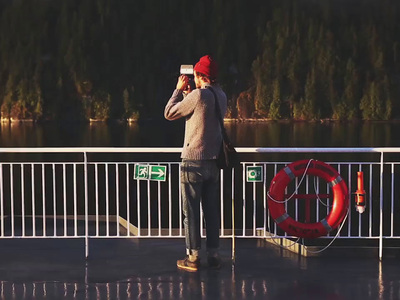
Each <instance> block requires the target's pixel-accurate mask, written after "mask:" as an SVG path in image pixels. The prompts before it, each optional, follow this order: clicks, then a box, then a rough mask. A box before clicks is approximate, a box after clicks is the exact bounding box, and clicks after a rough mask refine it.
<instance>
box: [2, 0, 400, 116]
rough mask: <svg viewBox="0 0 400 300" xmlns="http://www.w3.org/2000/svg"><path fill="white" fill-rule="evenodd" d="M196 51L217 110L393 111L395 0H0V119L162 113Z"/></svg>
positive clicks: (398, 36) (397, 109) (396, 109)
mask: <svg viewBox="0 0 400 300" xmlns="http://www.w3.org/2000/svg"><path fill="white" fill-rule="evenodd" d="M204 54H212V55H213V56H214V57H215V58H216V59H217V61H218V63H219V65H220V76H219V83H220V84H221V85H222V87H223V88H224V89H225V91H226V93H227V95H228V100H229V111H228V116H227V117H229V118H238V119H250V118H252V119H271V120H280V119H285V120H286V119H289V120H319V119H332V120H393V119H400V99H399V97H400V2H399V1H395V0H382V1H381V0H379V1H378V0H353V1H344V0H326V1H318V0H298V1H296V0H293V1H288V0H286V1H285V0H283V1H278V0H250V1H242V0H206V1H195V2H192V1H185V0H176V1H172V0H162V1H160V0H146V1H136V0H129V1H128V0H82V1H79V0H68V1H55V0H0V105H1V118H2V120H9V119H14V120H23V119H32V120H36V121H46V120H57V121H58V120H61V121H64V120H73V121H87V120H90V119H95V120H108V119H118V120H127V119H134V120H136V119H142V118H143V119H148V118H152V119H157V118H162V114H163V108H164V105H165V103H166V101H167V100H168V98H169V97H170V95H171V93H172V90H173V88H174V87H175V84H176V79H177V76H178V75H179V67H180V65H181V64H194V63H195V62H196V61H197V60H198V58H199V57H200V56H202V55H204Z"/></svg>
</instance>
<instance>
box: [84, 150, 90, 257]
mask: <svg viewBox="0 0 400 300" xmlns="http://www.w3.org/2000/svg"><path fill="white" fill-rule="evenodd" d="M83 161H84V170H83V172H84V180H85V258H86V259H88V258H89V204H88V201H89V200H88V161H87V152H83Z"/></svg>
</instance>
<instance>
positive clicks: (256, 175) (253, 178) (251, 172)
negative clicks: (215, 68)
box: [246, 166, 263, 182]
mask: <svg viewBox="0 0 400 300" xmlns="http://www.w3.org/2000/svg"><path fill="white" fill-rule="evenodd" d="M246 181H247V182H262V181H263V167H262V166H254V167H250V166H247V167H246Z"/></svg>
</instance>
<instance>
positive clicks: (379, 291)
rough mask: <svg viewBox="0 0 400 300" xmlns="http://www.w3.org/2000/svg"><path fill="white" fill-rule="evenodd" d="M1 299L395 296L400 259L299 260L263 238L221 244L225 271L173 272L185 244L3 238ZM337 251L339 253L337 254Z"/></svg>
mask: <svg viewBox="0 0 400 300" xmlns="http://www.w3.org/2000/svg"><path fill="white" fill-rule="evenodd" d="M1 243H2V247H1V248H0V253H1V256H0V289H1V292H0V299H289V298H290V299H351V300H354V299H399V298H400V255H399V253H398V252H396V251H395V252H393V253H394V254H392V255H391V256H390V257H385V258H384V259H383V261H382V262H379V260H378V259H377V258H376V255H375V253H371V255H359V254H360V253H359V250H356V251H354V249H352V250H348V249H347V250H338V251H336V252H335V253H334V250H332V251H331V253H328V254H326V255H323V256H321V257H309V258H303V257H299V256H298V255H295V254H292V253H290V252H287V251H286V250H281V249H280V248H277V247H276V246H274V245H271V244H268V243H265V242H263V241H254V240H237V248H236V253H237V257H236V264H235V265H234V266H232V264H231V260H230V254H231V243H230V240H223V241H222V254H223V256H224V266H223V268H222V269H221V270H218V271H215V270H210V269H208V268H207V266H206V265H205V266H204V267H203V268H202V269H201V270H200V271H199V272H197V273H187V272H182V271H178V270H177V269H176V266H175V262H176V259H178V258H181V256H182V254H183V253H184V250H183V248H184V243H183V240H182V239H158V240H150V239H144V240H140V241H139V240H125V239H121V240H115V239H114V240H91V241H90V246H91V248H90V254H91V256H90V258H89V260H88V261H85V259H84V253H83V252H84V249H83V247H82V245H83V241H81V240H3V241H2V242H1ZM334 254H336V255H334Z"/></svg>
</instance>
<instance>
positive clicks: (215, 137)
mask: <svg viewBox="0 0 400 300" xmlns="http://www.w3.org/2000/svg"><path fill="white" fill-rule="evenodd" d="M206 87H207V85H204V86H202V87H201V88H200V89H195V90H193V91H192V92H191V93H190V94H188V95H187V96H186V97H184V96H183V93H182V91H179V90H175V91H174V92H173V93H172V96H171V98H170V99H169V101H168V103H167V105H166V106H165V111H164V116H165V118H166V119H167V120H171V121H172V120H177V119H180V118H186V127H185V140H184V144H183V150H182V155H181V158H183V159H191V160H207V159H216V158H217V156H218V153H219V150H220V147H221V142H222V134H221V127H220V125H219V122H218V118H217V114H216V111H215V102H214V95H213V93H212V92H211V91H210V90H208V89H207V88H206ZM212 88H213V90H214V91H215V93H216V94H217V97H218V103H219V106H220V108H221V113H222V117H223V116H224V115H225V113H226V110H227V100H226V95H225V93H224V91H222V89H221V88H220V87H219V86H218V85H212Z"/></svg>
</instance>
